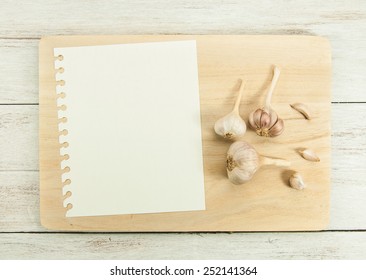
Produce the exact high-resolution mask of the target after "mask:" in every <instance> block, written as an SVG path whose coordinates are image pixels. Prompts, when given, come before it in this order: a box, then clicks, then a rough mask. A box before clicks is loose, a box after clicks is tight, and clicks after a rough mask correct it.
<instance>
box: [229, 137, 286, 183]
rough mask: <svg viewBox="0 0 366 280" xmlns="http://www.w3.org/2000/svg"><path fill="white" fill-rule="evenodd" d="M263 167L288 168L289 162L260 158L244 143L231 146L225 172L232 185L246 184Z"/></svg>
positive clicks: (235, 143)
mask: <svg viewBox="0 0 366 280" xmlns="http://www.w3.org/2000/svg"><path fill="white" fill-rule="evenodd" d="M263 165H276V166H289V165H290V162H288V161H287V160H283V159H276V158H270V157H265V156H261V155H259V154H258V153H257V151H256V150H255V149H254V147H253V146H251V145H250V144H248V143H247V142H244V141H236V142H234V143H233V144H231V146H230V148H229V150H228V152H227V156H226V170H227V175H228V177H229V180H230V181H231V182H232V183H233V184H236V185H240V184H244V183H246V182H248V181H249V180H250V179H252V177H253V175H254V174H255V173H256V172H257V170H258V169H259V168H260V167H261V166H263Z"/></svg>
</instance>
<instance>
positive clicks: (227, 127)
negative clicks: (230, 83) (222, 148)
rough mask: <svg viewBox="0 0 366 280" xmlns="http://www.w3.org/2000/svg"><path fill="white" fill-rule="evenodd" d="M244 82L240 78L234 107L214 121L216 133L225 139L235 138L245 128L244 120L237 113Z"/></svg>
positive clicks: (244, 130)
mask: <svg viewBox="0 0 366 280" xmlns="http://www.w3.org/2000/svg"><path fill="white" fill-rule="evenodd" d="M244 85H245V82H244V81H243V80H241V85H240V90H239V95H238V97H237V99H236V101H235V106H234V109H233V111H232V112H231V113H229V114H227V115H226V116H224V117H222V118H220V119H219V120H217V121H216V123H215V126H214V129H215V132H216V134H218V135H220V136H222V137H224V138H225V139H230V140H231V139H235V138H237V137H239V136H242V135H244V133H245V132H246V130H247V125H246V124H245V121H244V120H243V119H242V118H241V117H240V115H239V106H240V100H241V97H242V94H243V90H244Z"/></svg>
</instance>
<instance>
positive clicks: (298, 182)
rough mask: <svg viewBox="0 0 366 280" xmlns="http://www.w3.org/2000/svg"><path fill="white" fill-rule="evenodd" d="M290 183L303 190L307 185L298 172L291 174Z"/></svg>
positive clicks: (293, 186)
mask: <svg viewBox="0 0 366 280" xmlns="http://www.w3.org/2000/svg"><path fill="white" fill-rule="evenodd" d="M289 183H290V186H291V187H292V188H294V189H296V190H303V189H304V188H305V187H306V185H305V183H304V180H303V179H302V176H301V175H300V173H298V172H296V173H294V174H292V175H291V177H290V179H289Z"/></svg>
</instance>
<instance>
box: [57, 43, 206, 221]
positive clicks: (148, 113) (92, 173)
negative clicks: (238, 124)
mask: <svg viewBox="0 0 366 280" xmlns="http://www.w3.org/2000/svg"><path fill="white" fill-rule="evenodd" d="M54 55H55V56H59V55H61V56H62V57H63V59H62V60H61V61H59V60H56V62H55V67H56V69H58V68H63V72H62V73H57V74H56V80H58V81H61V80H62V81H64V85H58V86H57V93H62V92H63V93H65V94H66V96H65V98H58V101H57V102H58V106H60V110H59V116H58V117H59V118H60V119H62V118H67V122H65V123H60V124H59V130H60V131H63V130H64V129H65V130H67V132H68V133H67V135H61V136H60V143H64V142H67V143H68V146H67V147H63V148H61V150H60V153H61V155H66V154H67V155H68V156H69V158H68V159H67V160H64V161H62V162H61V168H62V169H64V168H65V171H67V170H68V168H69V169H70V171H69V172H65V173H63V174H62V181H63V182H65V183H69V184H66V185H65V186H64V188H63V193H64V195H66V196H69V197H68V198H66V199H65V200H64V206H65V207H66V206H67V205H68V204H71V205H72V208H71V209H70V210H68V211H67V212H66V216H68V217H76V216H98V215H117V214H138V213H158V212H174V211H191V210H204V209H205V197H204V182H203V181H204V180H203V162H202V142H201V121H200V104H199V88H198V70H197V54H196V42H195V41H176V42H154V43H137V44H123V45H104V46H83V47H66V48H55V49H54ZM61 84H62V82H61ZM62 105H65V106H66V108H63V107H62ZM61 109H66V110H61ZM69 180H70V181H69ZM69 192H71V195H70V193H69Z"/></svg>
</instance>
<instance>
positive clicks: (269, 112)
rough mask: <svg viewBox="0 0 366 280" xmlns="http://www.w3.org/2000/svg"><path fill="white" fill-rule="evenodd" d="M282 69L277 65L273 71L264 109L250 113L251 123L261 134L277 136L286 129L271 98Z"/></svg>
mask: <svg viewBox="0 0 366 280" xmlns="http://www.w3.org/2000/svg"><path fill="white" fill-rule="evenodd" d="M280 73H281V71H280V69H279V68H278V67H277V66H276V67H275V68H274V72H273V79H272V82H271V87H270V88H269V90H268V93H267V97H266V101H265V105H264V108H263V109H257V110H255V111H254V112H252V113H251V114H250V115H249V124H250V126H251V127H252V128H253V129H254V130H255V132H256V133H257V134H258V135H259V136H265V137H275V136H278V135H280V134H281V133H282V132H283V130H284V127H285V126H284V122H283V120H282V119H280V118H279V117H278V115H277V114H276V112H275V111H274V110H273V109H272V108H271V99H272V94H273V91H274V89H275V87H276V84H277V81H278V78H279V76H280Z"/></svg>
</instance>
